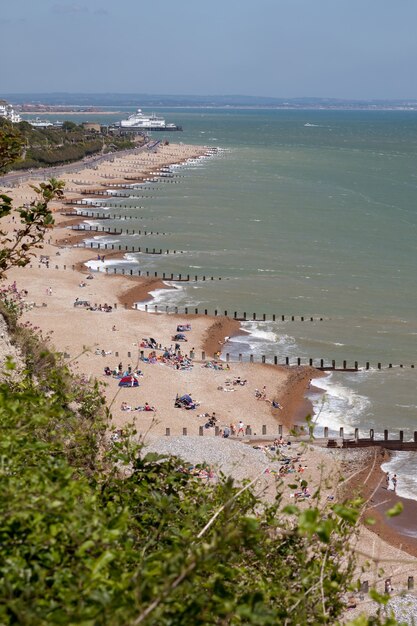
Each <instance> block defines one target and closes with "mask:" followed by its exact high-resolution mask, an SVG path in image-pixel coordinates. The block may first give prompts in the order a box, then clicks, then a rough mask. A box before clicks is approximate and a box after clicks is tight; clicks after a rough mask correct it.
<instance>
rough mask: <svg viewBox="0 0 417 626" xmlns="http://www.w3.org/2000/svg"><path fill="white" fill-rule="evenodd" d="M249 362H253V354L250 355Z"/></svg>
mask: <svg viewBox="0 0 417 626" xmlns="http://www.w3.org/2000/svg"><path fill="white" fill-rule="evenodd" d="M249 363H253V354H251V355H250V356H249Z"/></svg>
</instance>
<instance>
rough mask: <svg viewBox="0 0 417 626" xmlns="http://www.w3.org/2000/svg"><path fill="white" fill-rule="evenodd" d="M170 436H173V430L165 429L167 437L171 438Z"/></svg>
mask: <svg viewBox="0 0 417 626" xmlns="http://www.w3.org/2000/svg"><path fill="white" fill-rule="evenodd" d="M170 434H171V429H170V428H166V429H165V435H166V437H169V436H170Z"/></svg>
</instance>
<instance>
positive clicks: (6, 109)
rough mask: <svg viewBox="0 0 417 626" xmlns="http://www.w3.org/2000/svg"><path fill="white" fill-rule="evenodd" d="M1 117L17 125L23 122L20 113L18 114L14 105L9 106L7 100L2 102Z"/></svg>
mask: <svg viewBox="0 0 417 626" xmlns="http://www.w3.org/2000/svg"><path fill="white" fill-rule="evenodd" d="M0 117H5V118H6V119H7V120H9V122H12V123H13V124H17V123H18V122H21V121H22V118H21V117H20V115H19V113H16V111H15V110H14V109H13V107H12V105H11V104H8V103H7V102H6V101H5V100H0Z"/></svg>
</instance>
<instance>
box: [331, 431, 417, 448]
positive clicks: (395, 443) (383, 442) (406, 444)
mask: <svg viewBox="0 0 417 626" xmlns="http://www.w3.org/2000/svg"><path fill="white" fill-rule="evenodd" d="M324 438H325V439H328V442H327V447H329V448H335V447H342V448H369V447H371V446H373V447H377V448H384V449H386V450H396V451H401V450H404V451H413V450H414V451H415V450H417V431H414V433H413V441H404V431H403V430H400V431H399V433H398V438H397V439H394V438H391V439H390V436H389V431H388V430H387V429H385V430H384V433H383V437H382V438H378V439H375V431H374V429H373V428H371V429H370V431H369V437H360V436H359V429H358V428H355V432H354V435H353V437H345V435H344V429H343V428H340V432H339V441H338V440H337V439H335V438H333V439H332V438H329V430H328V428H327V427H325V428H324Z"/></svg>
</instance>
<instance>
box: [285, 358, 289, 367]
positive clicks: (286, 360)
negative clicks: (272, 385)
mask: <svg viewBox="0 0 417 626" xmlns="http://www.w3.org/2000/svg"><path fill="white" fill-rule="evenodd" d="M289 364H290V357H289V356H286V357H285V365H289Z"/></svg>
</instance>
